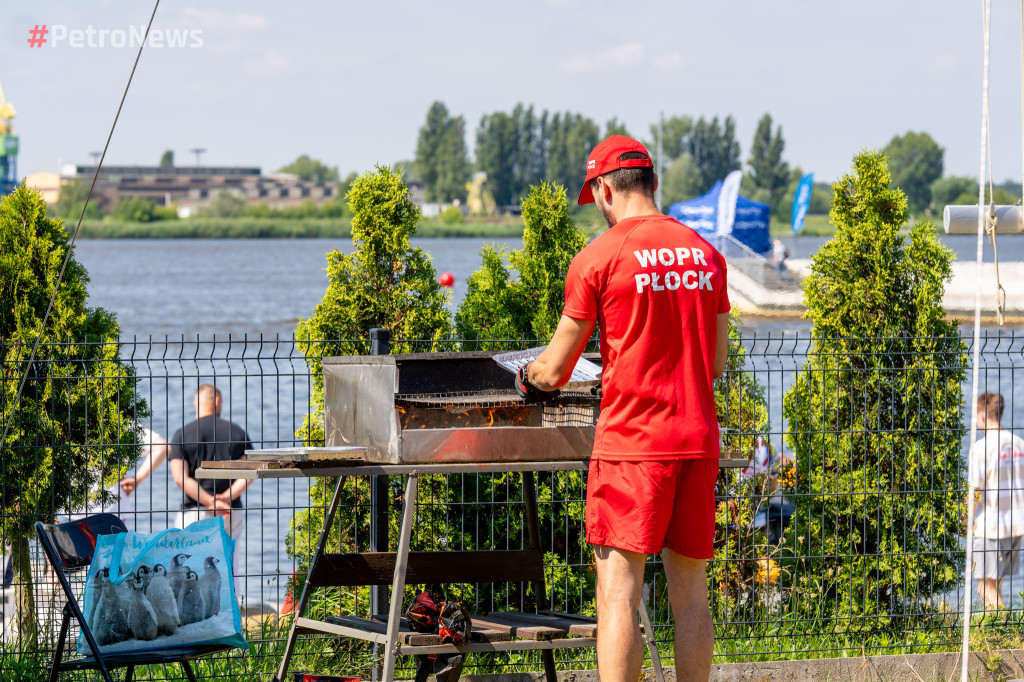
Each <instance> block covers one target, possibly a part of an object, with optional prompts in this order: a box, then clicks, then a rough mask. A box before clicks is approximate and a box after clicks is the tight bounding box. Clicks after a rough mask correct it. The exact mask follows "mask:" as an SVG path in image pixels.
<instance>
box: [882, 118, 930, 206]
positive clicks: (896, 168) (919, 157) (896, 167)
mask: <svg viewBox="0 0 1024 682" xmlns="http://www.w3.org/2000/svg"><path fill="white" fill-rule="evenodd" d="M882 152H883V153H884V154H885V155H886V156H887V157H889V167H890V168H891V169H892V183H893V187H898V188H900V189H901V190H903V192H904V194H906V195H907V201H908V202H909V204H910V208H911V209H912V210H915V211H921V210H924V209H925V208H928V206H929V205H930V204H931V203H932V190H931V186H932V183H933V182H935V181H936V180H938V179H939V178H941V177H942V159H943V155H944V153H945V150H943V148H942V147H940V146H939V145H938V143H937V142H935V140H933V139H932V136H931V135H929V134H928V133H914V132H908V133H907V134H906V135H903V136H899V135H897V136H896V137H894V138H892V140H890V142H889V144H888V145H886V147H885V149H883V150H882Z"/></svg>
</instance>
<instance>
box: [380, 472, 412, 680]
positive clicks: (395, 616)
mask: <svg viewBox="0 0 1024 682" xmlns="http://www.w3.org/2000/svg"><path fill="white" fill-rule="evenodd" d="M418 479H419V476H417V475H416V474H409V478H408V480H407V481H406V483H405V501H404V502H403V506H402V529H401V530H400V531H399V535H398V554H397V555H396V556H395V578H394V580H393V582H392V583H391V608H390V610H389V613H388V630H387V632H388V641H387V644H386V645H385V647H386V648H385V650H384V673H383V676H382V677H383V682H392V681H393V680H394V679H395V661H396V659H397V658H398V653H397V649H398V626H399V625H400V623H401V620H402V596H403V595H404V593H405V570H406V568H408V564H409V542H410V538H411V537H412V520H413V512H414V511H415V507H416V486H417V483H418Z"/></svg>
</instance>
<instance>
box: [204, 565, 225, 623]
mask: <svg viewBox="0 0 1024 682" xmlns="http://www.w3.org/2000/svg"><path fill="white" fill-rule="evenodd" d="M219 562H220V559H218V558H217V557H213V556H208V557H206V560H205V561H204V562H203V566H205V568H204V569H203V575H202V577H200V578H199V587H200V589H201V590H202V592H203V601H204V602H205V603H206V611H205V616H204V618H210V617H212V616H216V615H217V614H218V613H220V586H221V579H220V570H219V569H218V568H217V564H218V563H219Z"/></svg>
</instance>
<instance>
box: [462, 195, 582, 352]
mask: <svg viewBox="0 0 1024 682" xmlns="http://www.w3.org/2000/svg"><path fill="white" fill-rule="evenodd" d="M522 209H523V248H522V249H519V250H515V251H511V252H505V251H502V250H499V249H495V248H494V247H491V246H485V247H484V248H483V250H482V251H481V253H480V255H481V258H482V259H483V263H482V265H481V267H480V269H478V270H477V271H476V272H474V273H473V274H472V275H470V276H469V279H468V280H467V288H468V291H467V293H466V298H465V299H464V300H463V302H462V305H460V306H459V310H458V312H456V314H455V327H456V331H457V333H458V335H459V336H460V337H461V338H463V339H467V341H466V342H465V347H466V348H467V350H473V349H474V348H475V344H473V343H472V342H471V341H469V340H470V339H480V340H488V339H548V338H550V337H551V335H552V334H553V333H554V332H555V327H556V326H558V320H559V319H560V318H561V316H562V308H563V307H564V305H565V275H566V273H567V272H568V270H569V263H570V262H572V258H573V256H575V255H576V254H577V253H578V252H579V251H580V249H582V248H583V247H584V246H586V245H587V237H586V235H585V234H584V233H583V231H582V230H580V229H579V228H578V227H576V224H575V223H574V222H573V220H572V218H571V217H570V216H569V202H568V198H567V197H566V194H565V188H564V187H562V186H561V185H555V184H551V183H548V182H542V183H541V184H540V185H534V186H531V187H530V192H529V194H528V195H527V196H526V197H525V198H524V199H523V202H522Z"/></svg>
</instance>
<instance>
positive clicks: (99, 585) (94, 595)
mask: <svg viewBox="0 0 1024 682" xmlns="http://www.w3.org/2000/svg"><path fill="white" fill-rule="evenodd" d="M109 576H110V569H109V568H101V569H100V570H99V571H98V572H97V573H96V577H95V578H93V582H92V591H91V593H90V596H91V598H90V601H89V613H86V614H85V622H86V623H88V624H89V628H90V629H91V630H92V631H93V632H94V633H95V631H96V628H97V627H99V620H98V619H97V618H96V614H97V613H99V612H100V610H99V608H98V607H99V605H100V602H101V601H103V592H104V591H105V590H106V589H107V588H108V587H110V578H109Z"/></svg>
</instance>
